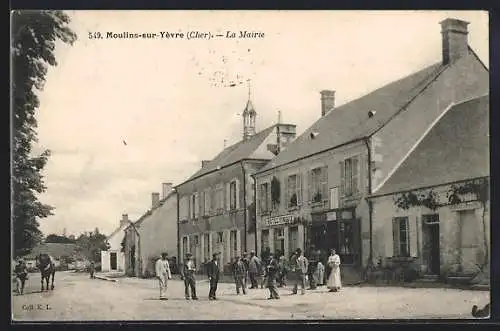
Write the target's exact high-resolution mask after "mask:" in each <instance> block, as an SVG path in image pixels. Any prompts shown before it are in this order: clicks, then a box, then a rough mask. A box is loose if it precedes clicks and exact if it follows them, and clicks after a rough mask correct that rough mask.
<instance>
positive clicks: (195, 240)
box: [193, 235, 200, 246]
mask: <svg viewBox="0 0 500 331" xmlns="http://www.w3.org/2000/svg"><path fill="white" fill-rule="evenodd" d="M193 242H194V245H195V246H198V245H199V244H200V237H199V236H198V235H195V236H194V239H193Z"/></svg>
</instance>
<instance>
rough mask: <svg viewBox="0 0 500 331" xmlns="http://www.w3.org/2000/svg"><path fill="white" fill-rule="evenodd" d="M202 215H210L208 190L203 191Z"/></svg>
mask: <svg viewBox="0 0 500 331" xmlns="http://www.w3.org/2000/svg"><path fill="white" fill-rule="evenodd" d="M203 215H205V216H208V215H210V189H206V190H205V191H203Z"/></svg>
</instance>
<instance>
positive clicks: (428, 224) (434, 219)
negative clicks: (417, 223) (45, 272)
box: [422, 215, 441, 275]
mask: <svg viewBox="0 0 500 331" xmlns="http://www.w3.org/2000/svg"><path fill="white" fill-rule="evenodd" d="M422 220H423V222H422V234H423V252H422V253H423V254H422V255H423V262H424V265H425V266H426V267H427V274H431V275H439V272H440V265H441V261H440V248H439V241H440V240H439V215H424V216H423V217H422Z"/></svg>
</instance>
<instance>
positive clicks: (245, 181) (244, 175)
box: [177, 161, 248, 252]
mask: <svg viewBox="0 0 500 331" xmlns="http://www.w3.org/2000/svg"><path fill="white" fill-rule="evenodd" d="M241 170H242V171H243V207H244V208H245V209H244V212H243V229H244V231H245V233H244V236H243V242H244V245H245V249H244V250H243V251H244V252H246V251H247V213H248V206H247V177H246V174H245V166H244V165H243V161H241ZM177 242H178V240H177Z"/></svg>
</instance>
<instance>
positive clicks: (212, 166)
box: [181, 125, 275, 185]
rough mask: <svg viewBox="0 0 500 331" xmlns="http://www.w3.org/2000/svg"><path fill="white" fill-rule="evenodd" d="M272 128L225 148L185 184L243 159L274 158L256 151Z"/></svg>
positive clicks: (266, 153)
mask: <svg viewBox="0 0 500 331" xmlns="http://www.w3.org/2000/svg"><path fill="white" fill-rule="evenodd" d="M274 128H275V125H272V126H270V127H268V128H267V129H264V130H262V131H260V132H257V133H256V134H254V135H253V136H251V137H250V138H249V139H247V140H241V141H239V142H237V143H236V144H234V145H231V146H229V147H227V148H225V149H224V150H223V151H222V152H220V153H219V154H218V155H217V156H216V157H215V158H214V159H213V160H211V161H209V162H208V163H207V164H206V165H205V166H204V167H202V168H201V169H200V170H198V171H197V172H196V173H195V174H194V175H192V176H191V177H190V178H189V179H188V180H186V182H188V181H190V180H192V179H195V178H197V177H200V176H202V175H205V174H208V173H210V172H212V171H214V170H217V168H218V167H221V168H223V167H225V166H228V165H230V164H233V163H236V162H238V161H241V160H243V159H269V160H270V159H271V158H273V157H274V154H272V153H271V152H269V151H265V152H261V153H258V152H257V150H258V148H259V146H260V145H261V144H262V143H263V142H264V141H265V139H266V138H267V137H268V136H269V135H270V134H271V132H272V131H273V129H274ZM181 185H182V184H181Z"/></svg>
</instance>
